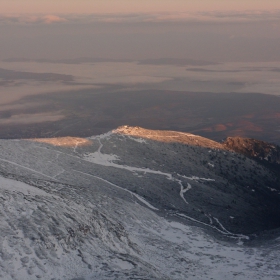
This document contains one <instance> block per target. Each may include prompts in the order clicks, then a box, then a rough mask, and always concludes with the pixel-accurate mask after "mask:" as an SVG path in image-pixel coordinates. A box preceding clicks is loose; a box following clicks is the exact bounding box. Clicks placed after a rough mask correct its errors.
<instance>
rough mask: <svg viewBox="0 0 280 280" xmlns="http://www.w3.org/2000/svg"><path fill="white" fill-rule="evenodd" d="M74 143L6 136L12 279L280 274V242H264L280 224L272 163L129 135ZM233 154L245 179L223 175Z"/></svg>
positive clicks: (4, 193) (5, 232)
mask: <svg viewBox="0 0 280 280" xmlns="http://www.w3.org/2000/svg"><path fill="white" fill-rule="evenodd" d="M191 137H193V136H191ZM66 140H67V141H66V142H65V143H66V144H65V145H64V144H63V143H64V142H63V141H65V139H61V140H59V139H58V140H55V141H54V140H50V141H48V140H46V139H44V140H42V142H43V143H40V140H37V141H35V142H34V141H29V140H16V141H15V140H13V141H11V140H1V141H0V152H1V156H0V172H1V174H0V175H1V177H0V214H1V219H0V232H1V234H0V278H1V279H23V280H24V279H38V278H41V279H53V280H54V279H56V280H58V279H59V280H60V279H73V280H74V279H76V280H77V279H80V280H81V279H211V278H213V279H279V277H280V267H279V261H278V256H279V249H280V243H279V240H278V239H275V240H269V241H263V242H262V243H259V242H256V241H254V240H253V239H255V240H258V239H259V237H258V236H257V235H259V234H260V232H261V231H262V230H263V229H271V228H275V226H274V225H275V221H274V220H275V219H276V218H277V217H272V218H271V221H269V218H268V219H267V220H268V221H266V220H265V219H266V217H268V215H269V214H271V213H273V211H274V210H273V209H274V208H275V207H274V206H275V205H276V203H277V202H278V199H279V198H278V197H279V194H278V192H279V190H278V189H276V191H272V190H271V189H270V188H269V187H270V185H269V184H272V183H273V177H272V175H271V174H270V173H269V171H267V170H265V169H263V168H261V167H260V166H258V165H257V164H255V163H254V162H252V161H250V160H249V159H244V158H241V159H239V158H238V156H237V155H235V154H234V153H231V152H228V151H218V150H215V149H211V148H209V146H207V148H203V149H202V150H201V149H200V147H193V146H188V145H182V144H174V143H160V142H155V141H153V140H149V139H141V138H139V137H133V136H130V135H122V134H120V133H118V132H114V133H108V134H105V135H101V136H98V137H92V138H91V139H88V140H86V141H82V140H81V139H80V140H79V139H77V138H73V140H71V139H66ZM59 141H60V142H59ZM71 141H72V142H73V143H72V142H71ZM203 141H206V140H203ZM48 143H50V144H48ZM54 145H55V146H54ZM214 155H215V156H214ZM233 160H234V161H235V162H237V164H239V165H241V164H242V166H241V168H242V169H243V170H245V171H244V172H243V173H242V172H241V173H240V174H241V175H242V176H243V181H238V180H237V181H235V179H232V177H234V174H235V173H234V171H235V169H236V167H235V165H234V167H232V169H233V171H232V172H231V168H230V170H229V172H228V174H227V176H224V175H223V173H221V170H223V169H221V167H220V166H226V165H228V164H229V163H230V162H232V161H233ZM203 162H204V163H203ZM213 166H214V167H213ZM220 169H221V170H220ZM252 170H257V171H258V174H256V175H255V176H256V177H255V180H256V179H258V180H259V182H261V183H262V185H258V184H257V183H255V184H254V186H253V185H251V184H250V185H249V183H250V182H251V183H252V182H253V181H249V177H250V176H251V173H252V172H253V171H252ZM246 172H247V173H249V176H248V178H247V177H246ZM252 174H253V173H252ZM263 177H264V178H265V180H266V182H267V185H266V184H265V183H264V182H263V181H262V180H264V179H262V178H263ZM241 182H243V183H241ZM243 184H244V185H243ZM269 199H271V201H270V202H271V205H272V206H271V209H272V210H271V209H270V208H269V207H267V206H266V205H267V203H268V202H269ZM232 200H234V202H233V203H231V201H232ZM260 201H262V202H263V205H264V206H263V205H262V204H261V203H260ZM228 204H230V207H229V208H227V205H228ZM273 207H274V208H273ZM275 211H276V213H277V209H276V210H275ZM246 223H247V224H246ZM256 234H257V235H256ZM256 244H262V245H258V246H257V245H256Z"/></svg>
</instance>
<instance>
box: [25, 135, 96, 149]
mask: <svg viewBox="0 0 280 280" xmlns="http://www.w3.org/2000/svg"><path fill="white" fill-rule="evenodd" d="M28 140H31V141H35V142H40V143H47V144H50V145H53V146H63V147H70V148H71V147H77V146H90V145H92V141H90V140H88V139H85V138H78V137H57V138H36V139H28Z"/></svg>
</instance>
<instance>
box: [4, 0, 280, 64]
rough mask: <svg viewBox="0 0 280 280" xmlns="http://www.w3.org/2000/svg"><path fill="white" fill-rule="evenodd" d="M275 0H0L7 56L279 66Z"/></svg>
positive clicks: (278, 1)
mask: <svg viewBox="0 0 280 280" xmlns="http://www.w3.org/2000/svg"><path fill="white" fill-rule="evenodd" d="M279 30H280V0H266V1H265V0H197V1H193V0H0V49H1V52H0V60H1V59H6V58H15V57H20V58H31V59H42V58H44V59H73V58H77V57H96V58H114V59H119V58H120V59H135V60H137V59H149V58H167V57H171V58H179V59H181V58H190V59H198V60H209V61H216V62H226V61H251V62H252V61H280V52H279V49H280V32H279Z"/></svg>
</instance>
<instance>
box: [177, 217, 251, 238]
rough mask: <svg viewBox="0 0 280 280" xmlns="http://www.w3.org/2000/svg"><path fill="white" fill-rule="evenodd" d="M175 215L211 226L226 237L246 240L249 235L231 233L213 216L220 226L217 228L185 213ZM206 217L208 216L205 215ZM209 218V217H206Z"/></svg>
mask: <svg viewBox="0 0 280 280" xmlns="http://www.w3.org/2000/svg"><path fill="white" fill-rule="evenodd" d="M175 215H176V216H180V217H183V218H186V219H188V220H191V221H193V222H196V223H199V224H202V225H204V226H207V227H211V228H213V229H215V230H217V231H218V232H220V233H222V234H223V235H226V236H227V237H230V238H234V239H238V240H240V239H246V240H249V236H247V235H244V234H236V233H231V232H229V231H228V230H226V229H225V227H224V226H223V225H222V224H221V223H220V221H219V220H218V219H217V218H214V217H213V219H214V220H215V221H216V222H217V223H218V225H219V226H220V227H221V229H219V228H217V227H216V226H214V225H212V224H207V223H204V222H201V221H198V220H196V219H194V218H192V217H189V216H187V215H185V214H181V213H179V214H175ZM207 217H208V216H207ZM208 218H209V217H208Z"/></svg>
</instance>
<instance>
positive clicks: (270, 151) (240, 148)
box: [223, 137, 280, 164]
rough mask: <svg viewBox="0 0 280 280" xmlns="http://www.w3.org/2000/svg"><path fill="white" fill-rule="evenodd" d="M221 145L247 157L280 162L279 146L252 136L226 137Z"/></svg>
mask: <svg viewBox="0 0 280 280" xmlns="http://www.w3.org/2000/svg"><path fill="white" fill-rule="evenodd" d="M223 145H224V146H225V147H227V148H228V149H231V150H233V151H236V152H237V153H240V154H243V155H245V156H247V157H251V158H255V159H258V160H266V161H267V162H269V163H276V164H280V147H279V146H277V145H273V144H269V143H267V142H264V141H259V140H256V139H252V138H241V137H228V138H227V139H226V140H225V141H224V142H223Z"/></svg>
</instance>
